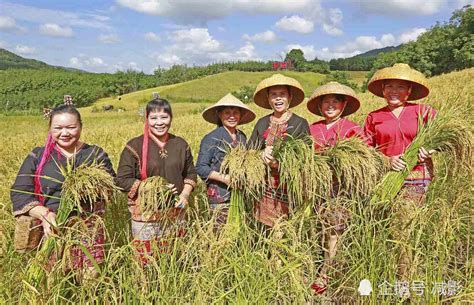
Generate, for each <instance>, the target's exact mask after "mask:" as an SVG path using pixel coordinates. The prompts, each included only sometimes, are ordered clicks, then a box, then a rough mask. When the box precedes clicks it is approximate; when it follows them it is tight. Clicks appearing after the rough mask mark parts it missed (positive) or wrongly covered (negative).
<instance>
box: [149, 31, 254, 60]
mask: <svg viewBox="0 0 474 305" xmlns="http://www.w3.org/2000/svg"><path fill="white" fill-rule="evenodd" d="M168 38H169V40H170V43H168V44H163V45H164V46H165V48H164V50H160V51H157V52H154V53H151V54H149V57H150V58H152V59H153V60H154V61H155V62H156V64H157V65H160V66H165V67H167V66H170V65H174V64H184V63H187V64H197V65H202V64H209V63H212V62H216V61H230V60H252V59H258V56H257V54H256V51H255V47H254V46H253V45H252V44H251V43H250V42H247V43H246V44H245V45H243V46H241V47H240V48H239V49H237V50H232V49H231V47H230V46H228V45H227V44H223V43H221V42H220V41H218V40H216V39H215V38H214V37H213V36H212V35H211V34H210V33H209V31H208V29H207V28H190V29H181V30H176V31H173V32H171V33H170V34H169V37H168Z"/></svg>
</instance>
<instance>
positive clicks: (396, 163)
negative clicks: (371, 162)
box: [390, 155, 407, 172]
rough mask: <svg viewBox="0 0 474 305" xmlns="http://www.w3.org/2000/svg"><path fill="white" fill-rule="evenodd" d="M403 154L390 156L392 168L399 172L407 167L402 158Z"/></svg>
mask: <svg viewBox="0 0 474 305" xmlns="http://www.w3.org/2000/svg"><path fill="white" fill-rule="evenodd" d="M401 156H402V155H398V156H392V157H390V168H391V169H392V170H394V171H397V172H399V171H402V170H404V169H405V167H406V165H407V164H406V163H405V161H403V160H402V159H401V158H400V157H401Z"/></svg>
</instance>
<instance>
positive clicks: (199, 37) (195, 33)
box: [171, 28, 221, 53]
mask: <svg viewBox="0 0 474 305" xmlns="http://www.w3.org/2000/svg"><path fill="white" fill-rule="evenodd" d="M171 39H172V40H173V41H174V42H175V43H176V44H177V45H179V46H180V47H182V48H183V50H184V51H187V52H190V53H195V52H202V51H205V52H216V51H218V50H219V49H220V48H221V44H220V43H219V41H217V40H215V39H214V38H213V37H212V36H211V35H210V34H209V31H208V29H206V28H191V29H187V30H178V31H175V32H174V33H173V34H172V36H171Z"/></svg>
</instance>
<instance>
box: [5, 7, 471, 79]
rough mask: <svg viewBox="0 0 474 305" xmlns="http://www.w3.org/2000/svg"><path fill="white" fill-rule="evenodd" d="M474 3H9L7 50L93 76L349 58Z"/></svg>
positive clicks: (418, 31)
mask: <svg viewBox="0 0 474 305" xmlns="http://www.w3.org/2000/svg"><path fill="white" fill-rule="evenodd" d="M473 1H474V0H332V1H329V0H207V1H204V0H103V1H97V0H78V1H69V0H62V1H59V0H49V1H46V0H36V1H31V0H30V1H22V0H0V48H5V49H7V50H9V51H11V52H14V53H15V54H18V55H20V56H22V57H26V58H33V59H37V60H41V61H44V62H46V63H48V64H51V65H58V66H64V67H72V68H78V69H82V70H86V71H91V72H109V73H111V72H115V71H117V70H127V69H134V70H138V71H143V72H145V73H153V71H154V70H155V69H156V68H158V67H161V68H167V67H170V66H171V65H173V64H187V65H190V66H191V65H205V64H208V63H213V62H222V61H237V60H264V61H267V60H282V59H283V58H284V56H285V54H286V52H288V51H289V50H291V49H293V48H299V49H301V50H302V51H303V52H304V54H305V57H306V59H308V60H312V59H314V58H315V57H317V58H319V59H324V60H329V59H332V58H340V57H350V56H354V55H357V54H360V53H363V52H366V51H368V50H372V49H375V48H382V47H386V46H395V45H399V44H400V43H405V42H408V41H410V40H414V39H416V37H417V36H418V35H420V34H421V33H423V32H424V31H426V30H427V29H429V28H430V27H431V26H433V25H434V24H435V23H436V22H437V21H439V22H444V21H448V20H449V18H450V16H451V15H452V12H453V11H454V10H456V9H459V8H461V7H463V6H464V5H466V4H473Z"/></svg>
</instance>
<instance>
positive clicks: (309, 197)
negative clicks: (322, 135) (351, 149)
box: [273, 136, 332, 208]
mask: <svg viewBox="0 0 474 305" xmlns="http://www.w3.org/2000/svg"><path fill="white" fill-rule="evenodd" d="M309 143H312V139H309V138H305V139H296V138H293V137H291V136H288V137H287V138H286V139H285V140H284V141H278V142H277V143H276V144H275V146H274V148H273V155H274V157H275V159H277V160H278V162H279V174H280V185H281V186H282V187H283V186H286V190H287V192H288V198H289V201H290V203H291V204H292V205H293V208H295V207H297V206H299V205H302V204H306V203H307V204H314V203H315V202H316V201H317V200H319V199H321V198H326V197H327V196H328V195H329V194H330V190H331V176H332V173H331V169H330V167H329V163H328V161H329V158H328V157H326V156H322V155H316V154H315V153H314V149H313V146H312V145H310V144H309Z"/></svg>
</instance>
